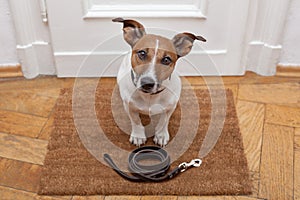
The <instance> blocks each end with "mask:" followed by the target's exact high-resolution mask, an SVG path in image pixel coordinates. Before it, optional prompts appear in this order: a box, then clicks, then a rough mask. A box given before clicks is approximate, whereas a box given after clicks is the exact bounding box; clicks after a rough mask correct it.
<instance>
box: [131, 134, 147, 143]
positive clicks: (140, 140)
mask: <svg viewBox="0 0 300 200" xmlns="http://www.w3.org/2000/svg"><path fill="white" fill-rule="evenodd" d="M129 141H130V142H131V143H132V144H134V145H136V146H141V145H142V144H145V142H146V141H147V138H146V136H145V137H136V136H132V135H131V136H130V139H129Z"/></svg>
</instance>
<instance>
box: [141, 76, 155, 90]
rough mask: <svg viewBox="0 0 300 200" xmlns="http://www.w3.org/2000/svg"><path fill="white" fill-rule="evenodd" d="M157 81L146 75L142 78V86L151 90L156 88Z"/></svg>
mask: <svg viewBox="0 0 300 200" xmlns="http://www.w3.org/2000/svg"><path fill="white" fill-rule="evenodd" d="M154 85H155V81H154V80H153V79H152V78H149V77H145V78H142V79H141V87H142V89H143V90H145V91H150V90H151V89H152V88H154Z"/></svg>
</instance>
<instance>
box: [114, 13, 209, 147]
mask: <svg viewBox="0 0 300 200" xmlns="http://www.w3.org/2000/svg"><path fill="white" fill-rule="evenodd" d="M112 21H113V22H120V23H123V37H124V40H125V41H126V42H127V43H128V44H129V45H130V46H131V48H132V53H131V56H128V57H127V58H125V60H124V61H123V63H122V65H121V67H120V69H119V72H118V76H117V82H118V85H119V90H120V95H121V98H122V100H123V105H124V109H125V111H126V113H127V114H128V116H129V119H130V121H131V127H132V129H131V135H130V139H129V141H130V142H131V143H133V144H135V145H137V146H140V145H142V144H144V143H145V142H146V140H147V138H146V134H145V129H144V126H143V125H142V123H141V119H140V115H139V114H140V113H141V114H146V115H149V116H150V118H152V117H153V116H155V115H159V116H160V118H159V119H160V120H159V122H158V123H157V125H156V127H155V136H154V142H155V143H156V144H158V145H160V146H165V145H166V144H167V143H168V141H169V132H168V124H169V119H170V117H171V115H172V113H173V111H174V110H175V108H176V105H177V102H178V100H179V97H180V92H181V80H180V77H179V75H178V74H177V73H176V71H174V68H175V64H176V61H177V60H178V59H179V58H180V57H183V56H185V55H187V54H188V53H189V52H190V51H191V48H192V46H193V42H194V40H200V41H203V42H205V41H206V40H205V39H204V38H203V37H201V36H195V35H194V34H192V33H179V34H177V35H175V36H174V38H173V39H172V40H170V39H168V38H165V37H162V36H159V35H153V34H146V31H145V28H144V26H143V25H142V24H140V23H139V22H137V21H135V20H130V19H128V20H125V19H122V18H116V19H113V20H112Z"/></svg>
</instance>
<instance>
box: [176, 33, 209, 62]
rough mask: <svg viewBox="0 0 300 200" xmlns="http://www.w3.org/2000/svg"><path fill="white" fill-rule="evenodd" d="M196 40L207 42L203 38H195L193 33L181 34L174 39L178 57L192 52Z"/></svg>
mask: <svg viewBox="0 0 300 200" xmlns="http://www.w3.org/2000/svg"><path fill="white" fill-rule="evenodd" d="M194 40H200V41H202V42H206V39H205V38H203V37H202V36H195V35H194V34H192V33H179V34H177V35H175V36H174V37H173V39H172V42H173V44H174V46H175V48H176V51H177V55H178V57H182V56H185V55H187V54H188V53H189V52H190V51H191V49H192V47H193V43H194Z"/></svg>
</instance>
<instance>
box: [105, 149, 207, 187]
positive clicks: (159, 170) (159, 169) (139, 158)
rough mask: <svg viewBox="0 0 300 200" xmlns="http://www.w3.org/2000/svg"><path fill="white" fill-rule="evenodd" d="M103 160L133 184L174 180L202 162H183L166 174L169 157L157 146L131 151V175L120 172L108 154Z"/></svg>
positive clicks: (129, 160)
mask: <svg viewBox="0 0 300 200" xmlns="http://www.w3.org/2000/svg"><path fill="white" fill-rule="evenodd" d="M104 160H105V161H106V162H107V164H108V165H109V166H110V167H111V168H112V169H113V170H114V171H116V172H117V173H118V174H119V175H120V176H121V177H123V178H125V179H127V180H129V181H134V182H146V181H147V182H161V181H166V180H169V179H172V178H174V177H175V176H176V175H178V174H179V173H180V172H184V171H185V170H187V169H188V168H190V167H200V165H201V163H202V161H201V160H200V159H194V160H192V161H191V162H189V163H186V162H183V163H181V164H180V165H178V166H177V167H176V168H175V169H173V170H172V171H171V172H169V173H168V170H169V168H170V160H171V159H170V157H169V155H168V153H167V152H166V151H165V150H164V149H162V148H160V147H158V146H143V147H140V148H137V149H135V150H134V151H132V152H131V153H130V155H129V158H128V168H129V171H130V172H131V175H129V174H127V173H125V172H123V171H121V170H120V169H119V168H118V166H117V165H116V164H115V163H114V162H113V160H112V159H111V157H110V156H109V155H108V154H104ZM147 160H148V161H149V160H152V161H153V160H155V161H157V162H155V164H143V161H147Z"/></svg>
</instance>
